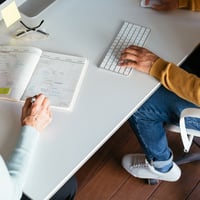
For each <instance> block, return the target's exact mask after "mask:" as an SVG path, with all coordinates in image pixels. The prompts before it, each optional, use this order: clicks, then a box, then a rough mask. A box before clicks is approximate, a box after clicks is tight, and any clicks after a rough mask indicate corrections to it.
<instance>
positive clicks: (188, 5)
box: [145, 0, 200, 11]
mask: <svg viewBox="0 0 200 200" xmlns="http://www.w3.org/2000/svg"><path fill="white" fill-rule="evenodd" d="M150 1H151V0H145V4H146V5H148V4H149V2H150ZM177 8H181V9H190V10H192V11H200V1H199V0H160V3H159V4H154V5H153V6H152V9H154V10H158V11H167V10H173V9H177Z"/></svg>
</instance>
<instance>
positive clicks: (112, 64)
mask: <svg viewBox="0 0 200 200" xmlns="http://www.w3.org/2000/svg"><path fill="white" fill-rule="evenodd" d="M149 33H150V29H149V28H147V27H144V26H141V25H138V24H132V23H129V22H124V24H123V25H122V27H121V29H120V31H119V33H118V35H117V37H116V38H115V40H114V42H113V43H112V45H111V46H110V49H109V50H108V52H107V54H106V56H105V57H104V59H103V61H102V63H101V65H100V68H102V69H106V70H109V71H112V72H115V73H118V74H122V75H126V76H127V75H129V74H130V73H131V71H132V68H131V67H120V66H119V64H118V62H119V57H120V55H121V52H122V51H123V50H124V49H125V48H126V47H128V46H130V45H133V44H134V45H137V46H143V45H144V44H145V41H146V40H147V38H148V35H149Z"/></svg>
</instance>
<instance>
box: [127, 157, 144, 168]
mask: <svg viewBox="0 0 200 200" xmlns="http://www.w3.org/2000/svg"><path fill="white" fill-rule="evenodd" d="M147 167H148V163H147V162H145V159H141V158H140V159H139V158H135V159H134V160H133V162H132V165H131V167H130V169H134V168H147Z"/></svg>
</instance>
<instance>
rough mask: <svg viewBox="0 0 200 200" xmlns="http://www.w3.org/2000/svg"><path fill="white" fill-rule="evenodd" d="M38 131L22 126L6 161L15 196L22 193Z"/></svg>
mask: <svg viewBox="0 0 200 200" xmlns="http://www.w3.org/2000/svg"><path fill="white" fill-rule="evenodd" d="M38 136H39V134H38V132H37V131H36V129H34V128H32V127H30V126H23V127H22V129H21V134H20V139H19V141H18V144H17V146H16V148H15V150H14V151H13V153H12V155H11V158H10V160H9V161H8V162H7V167H8V171H9V174H10V177H11V181H12V183H13V188H14V191H13V192H14V193H15V196H20V195H21V194H22V189H23V186H24V183H25V180H26V176H27V171H28V169H29V165H30V161H31V157H32V154H33V152H34V150H35V146H36V143H37V139H38Z"/></svg>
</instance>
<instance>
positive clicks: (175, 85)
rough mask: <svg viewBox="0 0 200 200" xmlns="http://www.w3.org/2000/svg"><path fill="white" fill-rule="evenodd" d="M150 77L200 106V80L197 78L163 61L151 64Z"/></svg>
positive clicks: (159, 60)
mask: <svg viewBox="0 0 200 200" xmlns="http://www.w3.org/2000/svg"><path fill="white" fill-rule="evenodd" d="M150 75H152V76H154V77H155V78H156V79H158V80H159V81H160V82H161V84H162V85H163V86H164V87H165V88H167V89H168V90H170V91H172V92H174V93H175V94H177V95H178V96H180V97H181V98H183V99H185V100H187V101H190V102H192V103H194V104H196V105H198V106H200V79H199V78H198V77H197V76H195V75H193V74H190V73H188V72H186V71H184V70H183V69H181V68H179V67H177V66H176V65H174V64H173V63H168V62H166V61H164V60H163V59H158V60H157V61H156V62H155V63H154V64H153V66H152V68H151V70H150Z"/></svg>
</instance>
